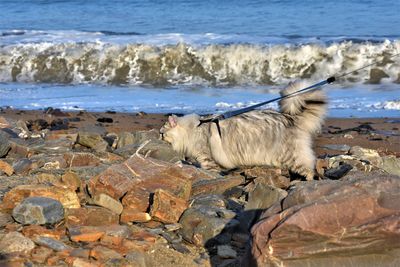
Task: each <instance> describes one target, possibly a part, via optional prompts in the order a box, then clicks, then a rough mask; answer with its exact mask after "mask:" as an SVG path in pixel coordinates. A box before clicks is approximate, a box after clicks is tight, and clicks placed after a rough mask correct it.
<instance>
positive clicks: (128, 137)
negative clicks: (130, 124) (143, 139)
mask: <svg viewBox="0 0 400 267" xmlns="http://www.w3.org/2000/svg"><path fill="white" fill-rule="evenodd" d="M136 143H137V138H136V137H135V135H134V134H132V133H129V132H122V133H120V134H119V135H118V143H117V148H121V147H124V146H127V145H133V144H136Z"/></svg>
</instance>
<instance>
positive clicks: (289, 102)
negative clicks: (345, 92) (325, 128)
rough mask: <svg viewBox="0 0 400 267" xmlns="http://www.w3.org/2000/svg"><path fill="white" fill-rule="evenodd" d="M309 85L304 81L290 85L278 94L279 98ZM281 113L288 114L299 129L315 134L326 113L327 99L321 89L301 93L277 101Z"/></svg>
mask: <svg viewBox="0 0 400 267" xmlns="http://www.w3.org/2000/svg"><path fill="white" fill-rule="evenodd" d="M310 85H311V84H309V83H307V82H305V81H296V82H292V83H290V84H289V85H288V86H287V87H286V88H285V89H283V90H282V91H281V92H280V94H281V96H285V95H288V94H290V93H293V92H296V91H299V90H301V89H303V88H306V87H308V86H310ZM279 107H280V110H281V112H282V113H286V114H289V115H291V116H293V117H294V118H295V123H296V125H297V126H298V127H300V128H301V129H303V130H305V131H307V132H309V133H315V132H317V131H318V130H319V129H320V128H321V125H322V122H323V120H324V118H325V115H326V111H327V99H326V95H325V94H324V92H323V91H322V89H320V88H318V89H316V90H313V91H310V92H307V93H302V94H299V95H296V96H293V97H288V98H285V99H282V100H281V101H279Z"/></svg>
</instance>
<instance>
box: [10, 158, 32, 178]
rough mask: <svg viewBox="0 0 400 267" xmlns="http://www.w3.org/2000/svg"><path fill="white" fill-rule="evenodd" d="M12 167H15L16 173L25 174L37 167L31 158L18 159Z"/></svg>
mask: <svg viewBox="0 0 400 267" xmlns="http://www.w3.org/2000/svg"><path fill="white" fill-rule="evenodd" d="M12 168H13V169H14V172H15V174H19V175H21V174H23V175H26V174H28V173H29V171H31V170H33V169H34V168H35V165H34V163H33V162H32V161H31V160H30V159H26V158H23V159H18V160H16V161H15V162H14V163H13V166H12Z"/></svg>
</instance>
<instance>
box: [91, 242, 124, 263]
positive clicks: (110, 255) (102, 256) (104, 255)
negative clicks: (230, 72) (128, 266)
mask: <svg viewBox="0 0 400 267" xmlns="http://www.w3.org/2000/svg"><path fill="white" fill-rule="evenodd" d="M90 257H93V258H94V259H96V260H98V261H106V260H109V259H122V258H123V257H122V255H121V254H119V253H118V252H116V251H115V250H112V249H110V248H107V247H104V246H96V247H94V248H93V249H92V250H91V251H90Z"/></svg>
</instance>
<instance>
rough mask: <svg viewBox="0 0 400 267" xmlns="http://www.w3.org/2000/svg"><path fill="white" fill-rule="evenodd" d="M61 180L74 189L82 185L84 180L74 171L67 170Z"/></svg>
mask: <svg viewBox="0 0 400 267" xmlns="http://www.w3.org/2000/svg"><path fill="white" fill-rule="evenodd" d="M61 182H62V183H63V184H64V185H65V186H67V187H68V188H70V189H71V190H73V191H76V190H77V189H78V188H81V187H82V181H81V179H80V178H79V176H78V175H77V174H76V173H74V172H70V171H69V172H66V173H64V175H63V176H61Z"/></svg>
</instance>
